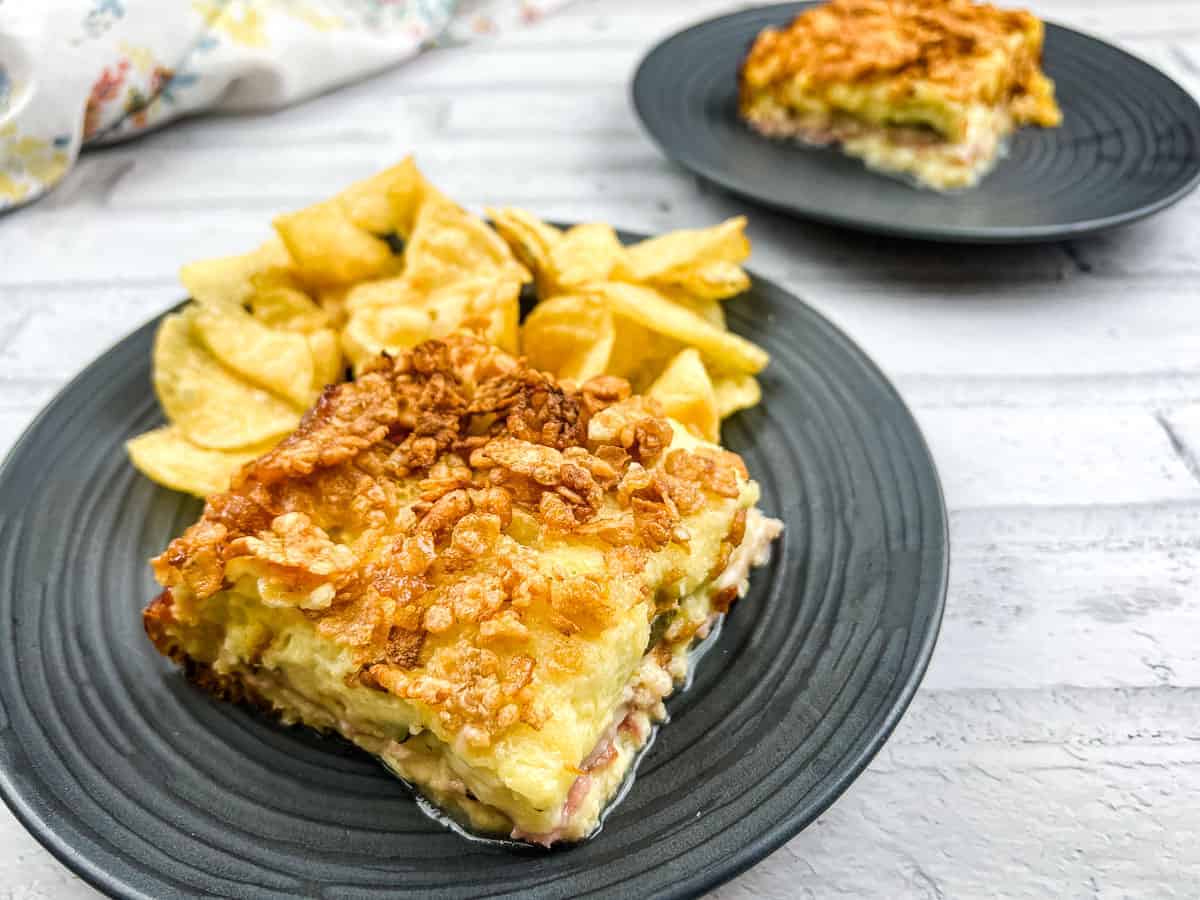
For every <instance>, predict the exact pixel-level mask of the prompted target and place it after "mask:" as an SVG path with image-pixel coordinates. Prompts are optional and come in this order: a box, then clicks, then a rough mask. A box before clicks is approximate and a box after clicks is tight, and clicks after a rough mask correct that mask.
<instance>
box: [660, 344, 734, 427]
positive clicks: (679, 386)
mask: <svg viewBox="0 0 1200 900" xmlns="http://www.w3.org/2000/svg"><path fill="white" fill-rule="evenodd" d="M646 394H647V396H650V397H653V398H654V399H655V400H657V401H658V402H659V403H661V404H662V408H663V412H665V413H666V414H667V415H668V416H670V417H671V418H672V419H674V420H675V421H676V422H679V423H680V424H681V425H683V426H684V427H686V428H687V429H688V430H689V431H691V432H692V433H693V434H695V435H697V436H698V437H702V438H704V439H705V440H706V441H713V442H714V443H715V442H717V441H719V440H720V439H721V417H720V416H719V415H718V414H717V397H716V394H715V393H714V391H713V383H712V379H711V378H709V375H708V370H707V369H705V368H704V362H703V361H702V360H701V359H700V354H699V352H698V351H697V350H696V349H695V348H694V347H688V348H687V349H686V350H680V351H679V353H678V354H677V355H676V356H675V358H674V359H672V360H671V362H670V363H668V365H667V367H666V369H664V370H663V373H662V374H661V375H659V376H658V378H657V379H656V380H655V382H654V384H652V385H650V388H649V390H647V391H646Z"/></svg>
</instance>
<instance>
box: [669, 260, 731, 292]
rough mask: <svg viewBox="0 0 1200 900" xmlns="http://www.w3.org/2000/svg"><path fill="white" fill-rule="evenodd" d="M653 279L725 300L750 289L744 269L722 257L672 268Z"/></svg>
mask: <svg viewBox="0 0 1200 900" xmlns="http://www.w3.org/2000/svg"><path fill="white" fill-rule="evenodd" d="M655 281H656V283H661V284H670V285H677V286H678V287H680V288H682V289H683V290H685V291H687V292H688V293H689V294H692V295H693V296H695V297H698V298H704V299H707V300H726V299H728V298H729V297H734V296H737V295H738V294H740V293H742V292H743V291H747V290H749V289H750V276H749V275H747V274H746V270H745V269H743V268H742V267H741V266H739V265H738V264H737V263H735V262H729V261H728V260H723V259H718V260H714V261H712V262H706V263H702V264H701V265H698V266H694V267H685V268H683V269H674V270H672V271H670V272H667V273H666V274H664V275H662V276H660V277H659V278H658V279H656V280H655Z"/></svg>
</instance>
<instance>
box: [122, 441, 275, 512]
mask: <svg viewBox="0 0 1200 900" xmlns="http://www.w3.org/2000/svg"><path fill="white" fill-rule="evenodd" d="M273 446H274V442H273V441H268V442H266V443H263V444H258V445H256V446H253V447H247V448H245V449H242V450H208V449H205V448H204V447H200V446H198V445H196V444H193V443H192V442H191V441H189V440H188V439H187V437H186V436H185V435H184V433H183V429H181V428H179V427H178V426H177V425H166V426H164V427H162V428H155V429H154V430H153V431H147V432H146V433H145V434H139V435H138V436H137V437H135V438H133V439H131V440H129V441H126V442H125V449H126V451H127V452H128V453H129V459H130V461H131V462H132V463H133V464H134V466H136V467H137V469H138V470H139V471H140V472H141V473H142V474H143V475H145V476H146V477H147V478H149V479H150V480H151V481H154V482H156V483H157V484H161V485H163V486H164V487H169V488H171V489H172V490H175V491H183V492H184V493H187V494H194V495H196V496H197V497H207V496H209V495H210V494H217V493H220V492H221V491H225V490H228V489H229V482H230V481H231V480H232V479H233V476H234V475H236V474H237V472H238V470H239V469H241V467H242V466H244V465H245V464H246V463H248V462H251V461H252V460H254V459H257V458H258V457H259V456H262V454H264V453H266V452H267V451H268V450H270V449H271V447H273Z"/></svg>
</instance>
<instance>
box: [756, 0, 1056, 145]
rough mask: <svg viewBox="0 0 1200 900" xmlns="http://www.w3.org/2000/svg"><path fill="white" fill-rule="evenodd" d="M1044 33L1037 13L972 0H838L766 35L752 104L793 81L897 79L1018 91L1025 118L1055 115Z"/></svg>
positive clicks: (892, 87)
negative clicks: (1045, 67)
mask: <svg viewBox="0 0 1200 900" xmlns="http://www.w3.org/2000/svg"><path fill="white" fill-rule="evenodd" d="M1042 34H1043V28H1042V23H1041V21H1040V20H1038V19H1037V17H1036V16H1034V15H1033V14H1032V13H1029V12H1027V11H1025V10H1004V9H999V8H997V7H995V6H991V5H988V4H983V3H974V2H972V0H830V2H828V3H825V4H823V5H821V6H818V7H815V8H813V9H809V10H805V11H804V12H802V13H801V14H800V15H798V16H797V17H796V18H795V19H794V20H793V21H792V22H791V24H790V25H788V26H787V27H785V28H778V29H777V28H767V29H764V30H763V31H762V32H761V33H760V34H759V35H758V38H757V39H756V40H755V42H754V45H753V47H752V48H751V50H750V53H749V55H748V56H747V58H746V61H745V63H744V64H743V67H742V72H741V78H742V105H743V111H744V112H745V109H746V107H747V105H748V103H749V102H750V101H751V99H752V97H753V95H754V94H755V93H757V92H760V91H763V90H769V89H770V88H772V87H774V86H778V85H782V84H784V83H787V82H793V83H795V84H798V85H799V84H803V85H804V87H805V89H807V90H813V91H818V92H819V89H820V87H821V86H823V85H846V84H876V83H880V82H887V85H888V88H889V92H890V95H891V96H892V97H893V98H895V99H896V100H902V99H904V98H906V97H911V96H912V94H913V93H914V91H915V89H916V87H917V85H919V84H920V85H923V86H926V87H929V88H932V89H934V90H936V91H937V92H938V93H939V94H940V95H942V96H944V97H946V98H949V99H952V100H956V101H961V102H967V103H969V102H978V103H984V104H988V105H992V104H996V103H1001V102H1008V101H1009V100H1013V101H1014V103H1013V111H1014V113H1015V115H1016V117H1017V119H1018V121H1030V122H1036V123H1037V124H1042V125H1055V124H1057V123H1058V120H1059V113H1058V108H1057V106H1056V105H1055V104H1054V100H1053V93H1052V89H1049V93H1047V87H1046V86H1047V85H1048V84H1049V82H1048V81H1047V80H1046V79H1045V76H1044V75H1042V72H1041V69H1040V59H1041V52H1042ZM997 59H1000V60H1001V61H1002V64H1000V65H996V64H995V63H996V62H997ZM1026 95H1028V96H1030V97H1035V96H1036V98H1037V99H1038V101H1039V102H1037V103H1029V102H1022V98H1023V97H1024V96H1026Z"/></svg>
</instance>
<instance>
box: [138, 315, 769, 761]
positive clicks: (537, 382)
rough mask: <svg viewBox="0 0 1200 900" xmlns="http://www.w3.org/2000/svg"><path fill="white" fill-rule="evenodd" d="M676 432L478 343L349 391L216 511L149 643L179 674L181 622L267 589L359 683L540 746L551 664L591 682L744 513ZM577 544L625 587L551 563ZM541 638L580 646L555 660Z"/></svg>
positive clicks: (737, 468) (382, 372) (447, 347)
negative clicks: (659, 574) (722, 509)
mask: <svg viewBox="0 0 1200 900" xmlns="http://www.w3.org/2000/svg"><path fill="white" fill-rule="evenodd" d="M673 434H674V432H673V430H672V428H671V426H670V424H669V423H668V422H667V421H666V419H664V418H663V416H662V414H661V410H660V409H659V408H658V407H657V405H656V404H655V403H653V402H652V401H647V400H644V399H643V398H640V397H631V396H630V392H629V387H628V385H627V384H625V383H624V382H622V381H620V380H618V379H613V378H609V377H602V378H599V379H594V380H593V381H591V382H588V383H586V384H584V385H582V386H581V387H579V388H576V387H574V386H573V385H571V384H559V383H558V382H556V381H555V380H554V379H553V378H552V377H551V376H549V375H547V374H545V373H541V372H536V371H534V370H531V369H529V368H527V367H526V366H525V365H524V364H523V363H522V362H521V361H519V360H517V359H514V358H513V357H511V356H508V355H506V354H504V353H502V352H500V351H498V350H496V349H495V348H492V347H490V346H488V345H486V344H483V343H481V342H480V341H478V340H476V339H474V338H471V337H468V336H464V335H456V336H452V337H450V338H447V339H446V340H444V341H430V342H427V343H425V344H422V345H420V346H418V347H417V348H415V349H414V350H413V351H411V352H410V353H405V354H404V355H402V356H400V357H398V358H395V359H383V360H381V361H380V362H379V363H378V364H377V365H376V366H374V367H373V368H372V370H371V371H370V372H368V373H366V374H364V375H363V376H361V377H360V378H359V379H358V380H357V381H355V382H352V383H347V384H342V385H338V386H337V387H335V388H332V389H329V390H327V391H326V392H325V393H324V394H323V395H322V397H321V399H320V401H319V402H318V404H317V405H316V406H315V407H314V408H313V410H312V411H311V412H310V413H309V414H308V415H306V416H305V418H304V421H303V422H302V424H301V426H300V427H299V428H298V429H297V431H296V432H295V433H294V434H293V435H291V436H290V437H288V438H286V439H285V440H283V441H282V442H281V443H280V444H279V445H278V446H277V447H275V448H274V449H273V450H271V451H269V452H268V453H267V454H265V455H264V456H262V457H260V458H259V459H258V460H257V461H255V462H253V463H250V464H249V465H247V466H246V467H245V468H244V469H243V470H242V471H241V473H240V474H239V475H238V477H237V478H236V479H235V481H234V484H233V487H232V489H231V490H230V491H229V492H227V493H224V494H218V495H215V496H213V497H211V498H209V500H208V503H207V505H206V507H205V511H204V515H203V517H202V518H201V519H200V521H198V522H197V523H196V524H194V525H193V526H192V527H191V528H189V529H188V530H187V532H185V533H184V534H183V535H182V536H181V537H179V538H177V539H176V540H174V541H173V542H172V543H171V545H170V546H169V547H168V548H167V550H166V551H165V552H164V553H163V554H162V555H160V556H159V557H158V558H157V559H155V560H154V568H155V574H156V576H157V577H158V579H159V580H160V581H161V582H162V583H163V584H164V585H165V586H166V587H167V588H168V589H167V590H166V591H164V593H163V595H162V596H161V597H160V598H159V599H158V600H156V601H155V602H154V603H152V604H151V605H150V607H148V608H147V610H146V613H145V623H146V629H147V632H148V633H149V634H150V635H151V637H152V639H153V640H154V641H155V644H156V645H157V646H158V647H159V648H160V649H161V650H163V652H165V653H168V654H169V655H174V656H175V657H176V658H179V657H180V653H179V651H178V650H177V648H174V647H172V646H171V640H170V637H169V631H170V629H169V628H168V627H167V625H168V624H169V623H170V622H171V621H173V620H174V618H175V617H177V616H182V617H184V618H186V617H187V616H188V614H189V610H191V611H193V612H194V611H195V610H196V609H198V608H200V607H201V606H202V605H203V604H204V603H205V601H206V600H208V598H210V597H212V596H213V595H214V594H216V593H217V592H219V591H222V590H225V589H228V588H230V587H231V586H233V585H234V584H236V583H237V582H238V581H239V579H244V578H250V579H253V582H252V583H253V585H254V589H255V590H256V591H257V592H258V593H259V596H261V597H262V600H263V602H264V603H269V604H271V605H276V606H292V607H295V608H297V609H299V610H302V611H303V614H304V615H305V616H307V617H308V618H309V619H310V620H311V621H313V623H314V625H315V627H316V629H317V631H318V633H320V634H321V635H322V636H323V637H325V638H326V639H329V640H332V641H334V642H336V643H338V644H340V645H342V646H344V647H346V648H348V649H349V650H350V651H351V652H352V654H353V659H354V661H355V664H356V666H357V670H356V671H355V672H354V673H352V674H351V676H349V678H348V680H354V681H357V682H358V683H361V684H364V685H367V686H369V687H373V688H376V689H383V690H386V691H389V692H391V693H393V694H395V695H396V696H398V697H403V698H406V699H409V700H413V701H416V702H419V703H423V704H425V705H427V706H428V707H429V708H430V709H432V710H434V711H435V712H436V715H437V716H438V717H439V719H440V720H441V722H442V724H443V725H444V726H445V728H446V729H447V730H451V731H458V732H461V734H462V735H463V736H464V739H465V740H467V741H468V743H470V744H472V745H475V746H486V745H487V743H488V742H489V741H490V740H491V738H492V737H493V736H494V735H495V734H496V733H497V732H499V731H501V730H503V729H504V728H507V727H509V726H511V725H513V724H516V723H517V722H523V723H525V724H527V725H530V726H532V727H535V728H536V727H538V726H539V725H540V723H541V722H542V721H543V720H544V718H545V716H546V715H547V714H548V711H547V710H545V709H542V708H540V707H539V705H538V702H537V700H536V698H535V696H534V692H533V691H531V690H530V685H531V682H532V681H533V679H534V678H535V672H536V669H537V667H538V666H541V665H547V666H557V667H564V668H570V667H571V666H573V665H575V664H576V663H575V658H574V652H575V651H574V650H573V648H572V647H571V645H570V638H571V636H572V635H579V634H583V635H587V634H593V633H596V632H597V631H600V630H603V629H605V628H607V627H609V626H610V625H612V624H613V623H615V622H616V621H617V620H618V618H619V617H620V616H621V615H622V614H623V613H624V612H625V610H626V609H627V608H628V605H629V604H630V603H631V602H635V601H636V600H638V599H640V598H644V597H645V596H646V591H647V590H648V589H647V588H646V586H645V584H644V581H643V579H642V577H641V573H642V570H643V569H644V566H645V562H646V559H647V556H648V554H650V553H653V552H655V551H657V550H660V549H662V548H663V547H665V546H667V545H668V544H671V543H677V544H680V545H682V546H686V545H687V542H688V541H689V539H690V535H689V534H688V532H687V528H686V527H685V525H684V519H685V518H686V517H687V516H688V515H689V514H691V513H694V512H696V511H697V510H699V509H700V508H701V507H702V506H703V505H704V504H705V503H706V502H709V501H711V502H714V503H715V502H727V501H728V500H729V499H730V498H737V497H738V496H739V492H740V490H741V485H742V484H744V481H745V478H746V475H745V467H744V466H743V465H742V462H741V460H740V458H738V457H737V456H736V455H734V454H731V453H726V452H724V451H717V450H709V449H697V450H694V451H688V450H683V449H668V448H669V446H670V444H671V441H672V436H673ZM568 535H569V536H570V538H571V540H572V541H574V542H577V543H578V544H581V545H583V546H586V547H588V548H590V551H591V552H594V553H596V554H598V555H597V559H598V560H600V559H602V560H603V566H602V568H598V571H602V572H603V573H604V577H597V576H595V575H589V574H587V573H581V572H580V571H576V570H572V569H571V567H569V566H568V567H565V568H564V567H561V566H557V565H556V564H555V563H554V561H553V559H549V558H548V557H547V556H546V555H545V554H543V553H542V552H541V550H542V549H544V548H545V547H547V546H552V545H554V542H556V541H561V540H563V539H564V538H565V537H566V536H568ZM535 625H536V626H537V627H538V628H540V629H542V630H543V631H546V630H547V629H548V630H549V633H550V634H556V635H559V636H561V639H556V640H558V643H557V644H554V645H553V647H556V648H557V649H556V650H555V649H553V648H552V651H551V652H550V653H549V655H548V656H546V657H545V658H543V657H542V656H539V657H538V661H537V662H536V663H535V661H534V657H533V656H532V655H531V652H532V645H531V643H530V629H531V627H533V626H535Z"/></svg>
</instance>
